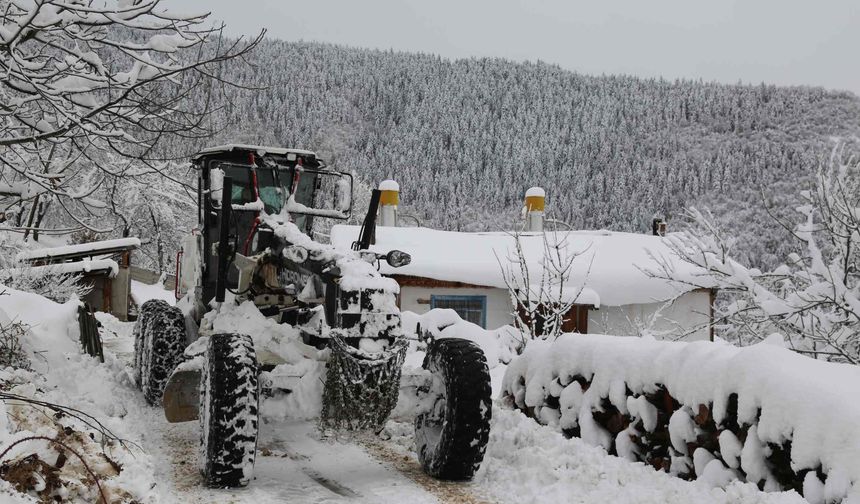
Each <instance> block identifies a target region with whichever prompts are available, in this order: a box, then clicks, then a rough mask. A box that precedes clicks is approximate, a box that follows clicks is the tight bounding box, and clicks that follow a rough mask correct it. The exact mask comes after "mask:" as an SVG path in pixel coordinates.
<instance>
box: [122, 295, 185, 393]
mask: <svg viewBox="0 0 860 504" xmlns="http://www.w3.org/2000/svg"><path fill="white" fill-rule="evenodd" d="M140 312H141V313H140V317H139V318H138V321H137V323H136V324H135V328H134V334H135V343H134V367H135V373H134V374H135V378H136V381H137V384H138V386H140V389H141V390H142V391H143V397H144V399H146V402H147V404H149V405H150V406H160V405H161V396H162V394H163V393H164V386H165V385H166V384H167V380H168V379H169V378H170V373H172V372H173V369H174V368H175V367H176V366H177V365H179V363H180V362H182V360H183V352H184V351H185V317H184V316H183V315H182V311H181V310H180V309H179V308H176V307H174V306H170V305H169V304H167V302H165V301H163V300H160V299H158V300H149V301H147V302H145V303H143V306H142V307H141V310H140Z"/></svg>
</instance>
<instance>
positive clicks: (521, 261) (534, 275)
mask: <svg viewBox="0 0 860 504" xmlns="http://www.w3.org/2000/svg"><path fill="white" fill-rule="evenodd" d="M569 234H570V233H569V232H568V233H562V232H555V233H542V235H541V236H542V245H543V247H542V249H541V251H540V252H538V254H540V257H532V258H531V260H532V263H531V264H530V260H529V259H530V258H529V257H528V254H527V253H526V251H525V250H524V248H523V237H522V235H521V234H520V233H513V234H511V237H512V238H513V241H514V250H513V251H511V252H509V253H508V255H507V256H505V258H504V260H503V259H502V258H500V257H499V256H498V255H496V260H497V261H498V263H499V267H500V268H501V269H502V276H503V278H504V281H505V285H506V286H507V289H508V293H509V294H510V296H511V303H512V305H513V317H514V325H515V326H516V328H517V329H519V331H520V333H521V334H522V338H523V339H522V341H521V343H522V344H521V345H520V351H522V349H523V348H525V345H526V343H527V342H528V340H531V339H535V338H540V339H555V338H557V337H558V336H559V335H560V334H561V333H562V331H563V326H564V324H565V322H567V321H568V317H569V314H570V311H571V308H573V306H574V305H576V304H577V303H578V301H579V300H580V297H581V296H582V293H583V292H584V289H585V283H586V280H587V278H588V273H590V271H591V263H593V260H594V258H593V257H592V261H591V263H589V267H588V272H587V273H586V275H585V276H584V277H583V278H573V266H574V261H575V260H576V259H577V257H579V256H581V255H583V254H585V253H586V251H587V250H588V249H587V248H586V249H585V250H576V251H574V250H571V249H570V243H569V241H568V237H569ZM535 259H536V260H537V266H538V268H535V266H536V265H535V264H534V260H535Z"/></svg>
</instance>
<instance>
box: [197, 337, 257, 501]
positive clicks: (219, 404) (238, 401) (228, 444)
mask: <svg viewBox="0 0 860 504" xmlns="http://www.w3.org/2000/svg"><path fill="white" fill-rule="evenodd" d="M258 372H259V370H258V365H257V357H256V353H255V352H254V345H253V342H252V341H251V338H250V337H249V336H247V335H244V334H214V335H212V336H210V337H209V345H208V347H207V351H206V361H205V363H204V365H203V374H202V376H201V377H200V416H199V418H200V434H201V437H200V452H201V464H202V467H201V469H202V472H203V479H204V483H205V484H206V486H208V487H210V488H235V487H243V486H246V485H247V484H248V483H249V482H250V480H251V478H252V477H253V470H254V459H255V456H256V452H257V432H258V428H259V425H258V424H259V418H258V408H259V401H260V391H259V387H258Z"/></svg>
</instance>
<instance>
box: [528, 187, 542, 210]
mask: <svg viewBox="0 0 860 504" xmlns="http://www.w3.org/2000/svg"><path fill="white" fill-rule="evenodd" d="M545 198H546V191H544V190H543V188H541V187H530V188H529V190H528V191H526V211H528V212H543V210H544V203H545Z"/></svg>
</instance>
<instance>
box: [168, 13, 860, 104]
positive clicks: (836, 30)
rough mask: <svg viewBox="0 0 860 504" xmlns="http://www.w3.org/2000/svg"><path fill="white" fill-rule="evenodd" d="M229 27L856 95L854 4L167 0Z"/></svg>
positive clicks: (859, 32)
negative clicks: (206, 13) (208, 13)
mask: <svg viewBox="0 0 860 504" xmlns="http://www.w3.org/2000/svg"><path fill="white" fill-rule="evenodd" d="M166 5H174V6H176V7H178V8H179V9H180V10H186V9H193V10H194V11H198V10H203V11H206V10H208V11H211V12H212V17H213V19H219V20H224V21H225V22H226V23H227V25H228V32H229V33H230V34H233V35H235V34H248V33H253V32H256V31H259V29H260V28H262V27H265V28H267V29H268V30H269V32H268V33H269V37H272V38H280V39H285V40H308V41H310V40H313V41H324V42H333V43H338V44H344V45H349V46H357V47H371V48H382V49H392V48H393V49H395V50H403V51H420V52H426V53H434V54H441V55H443V56H446V57H451V58H461V57H470V56H498V57H503V58H509V59H513V60H519V61H522V60H538V59H540V60H542V61H546V62H549V63H556V64H558V65H560V66H562V67H563V68H567V69H570V70H575V71H578V72H581V73H585V74H593V75H599V74H616V73H625V74H633V75H637V76H643V77H652V76H663V77H665V78H668V79H674V78H676V77H684V78H693V79H698V78H702V79H704V80H706V81H710V80H716V81H720V82H728V83H735V82H738V81H742V82H745V83H759V82H762V81H764V82H768V83H774V84H809V85H817V86H824V87H827V88H832V89H848V90H851V91H853V92H855V93H856V94H858V95H860V0H709V1H707V2H704V1H701V0H533V1H526V0H476V1H472V0H303V1H296V0H208V1H206V0H167V1H166Z"/></svg>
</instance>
